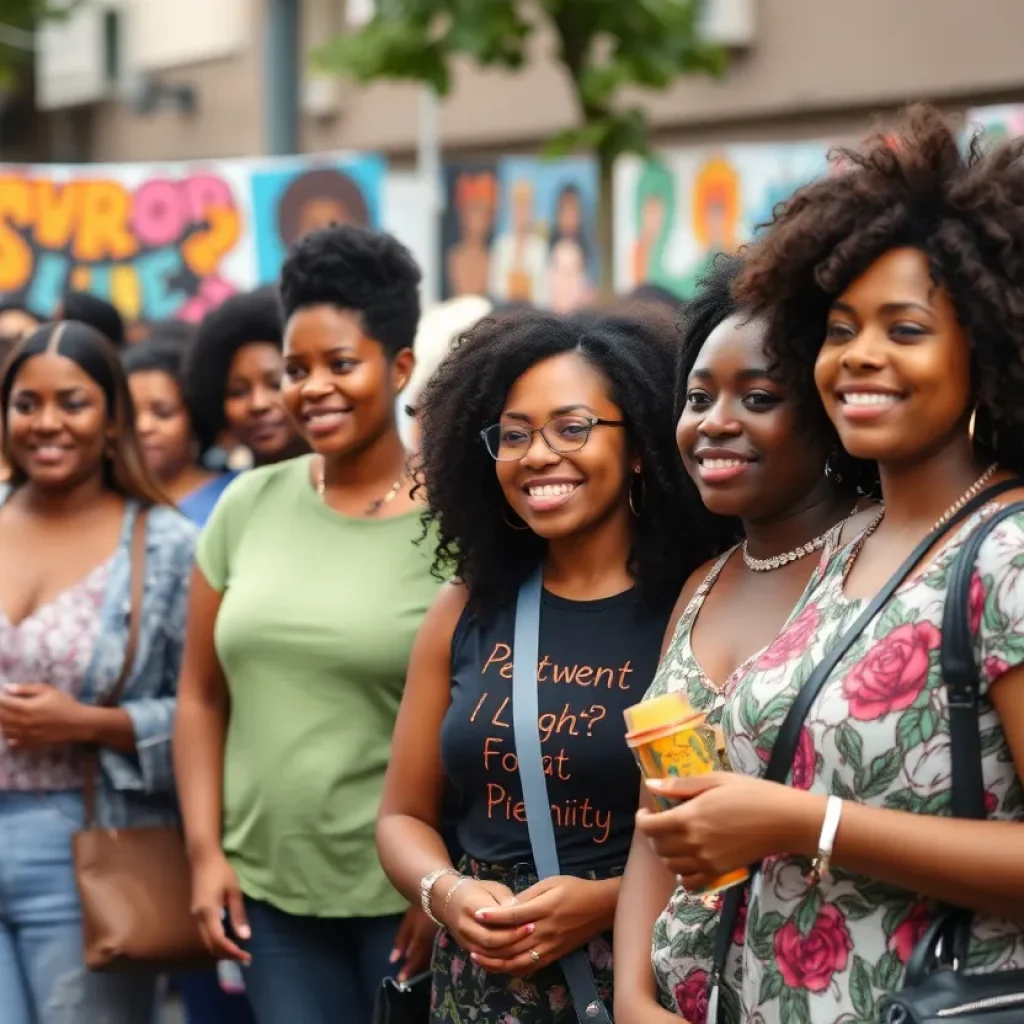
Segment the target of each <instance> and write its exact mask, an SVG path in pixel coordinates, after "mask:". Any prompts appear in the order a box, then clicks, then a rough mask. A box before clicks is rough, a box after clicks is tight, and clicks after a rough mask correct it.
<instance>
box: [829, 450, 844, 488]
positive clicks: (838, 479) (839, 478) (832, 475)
mask: <svg viewBox="0 0 1024 1024" xmlns="http://www.w3.org/2000/svg"><path fill="white" fill-rule="evenodd" d="M835 458H836V450H835V449H834V448H833V449H832V451H830V452H829V453H828V458H827V459H825V479H826V480H827V481H828V482H829V483H830V484H837V485H838V484H841V483H842V482H843V474H842V473H840V472H839V470H838V469H836V467H835V465H834V463H833V460H834V459H835Z"/></svg>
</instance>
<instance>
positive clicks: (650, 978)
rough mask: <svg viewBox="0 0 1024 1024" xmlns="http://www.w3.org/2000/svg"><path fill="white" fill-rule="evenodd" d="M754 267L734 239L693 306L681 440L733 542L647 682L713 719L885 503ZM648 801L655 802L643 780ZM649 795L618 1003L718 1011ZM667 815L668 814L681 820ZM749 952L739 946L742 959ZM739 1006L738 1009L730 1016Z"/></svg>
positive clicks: (627, 897) (702, 571)
mask: <svg viewBox="0 0 1024 1024" xmlns="http://www.w3.org/2000/svg"><path fill="white" fill-rule="evenodd" d="M742 269H743V263H742V260H741V259H740V258H739V257H736V256H725V255H721V256H719V257H718V259H717V260H716V261H715V262H714V264H713V266H712V269H711V272H710V273H709V274H708V276H707V277H706V278H705V279H704V280H703V281H702V282H701V285H700V288H699V290H698V291H697V294H696V295H695V296H694V298H693V300H692V301H691V302H690V303H689V305H688V307H687V309H686V313H685V315H684V318H683V344H682V352H681V357H680V359H679V364H678V368H677V376H676V386H675V400H676V419H677V425H676V442H677V444H678V446H679V453H680V455H681V456H682V459H683V464H684V465H685V466H686V469H687V472H688V473H689V474H690V476H691V478H692V479H693V481H694V483H695V484H696V486H697V489H698V491H699V492H700V496H701V499H702V500H703V502H704V505H705V507H706V508H707V509H708V510H709V511H710V512H713V513H714V514H715V516H716V519H717V520H718V521H719V522H720V526H721V531H722V533H723V535H724V536H728V535H729V534H730V533H731V534H732V536H731V537H730V541H731V542H730V543H729V546H728V550H726V551H725V552H724V553H723V554H722V555H720V556H719V557H718V558H715V559H713V560H711V561H709V562H706V563H705V564H704V565H702V566H701V567H700V568H699V569H697V571H696V572H694V573H693V574H692V575H691V576H690V578H689V580H687V582H686V585H685V586H684V587H683V590H682V593H681V594H680V596H679V600H678V601H677V602H676V606H675V610H674V611H673V614H672V619H671V622H670V624H669V630H668V632H667V634H666V641H665V650H664V653H663V655H662V659H661V662H660V664H659V665H658V671H657V674H656V675H655V677H654V682H653V684H652V685H651V688H650V689H649V690H648V691H647V694H646V697H647V698H648V699H651V698H657V697H660V696H662V695H664V694H666V693H673V692H681V693H682V694H683V696H685V698H686V700H687V701H688V702H689V704H690V706H691V707H693V708H695V709H696V710H697V711H700V712H703V713H705V714H706V715H707V721H708V723H709V724H711V725H712V726H718V725H719V723H720V719H721V715H722V709H723V706H724V704H725V700H726V694H727V693H728V691H729V686H730V682H731V680H732V678H733V677H734V676H735V675H737V674H738V673H740V672H742V671H743V670H744V668H745V667H746V666H747V665H748V664H749V663H750V662H751V661H752V660H754V659H756V658H757V656H758V654H759V652H760V651H762V650H763V649H764V648H765V647H766V646H767V645H768V644H770V643H771V642H772V640H774V638H775V637H776V636H778V634H779V632H780V631H781V630H782V628H783V627H784V626H785V624H786V622H787V620H788V618H789V616H790V614H791V612H792V609H793V608H794V606H795V605H796V604H797V602H798V601H799V600H800V598H801V595H802V594H803V593H804V592H805V591H806V590H807V589H808V588H809V587H813V586H815V585H816V583H817V580H818V578H819V577H820V575H821V573H822V572H824V570H825V568H826V566H827V565H828V563H829V561H830V559H831V558H832V556H833V555H834V553H835V552H836V551H837V549H838V548H839V546H840V544H841V543H842V542H843V530H844V528H846V530H847V533H848V534H849V535H850V536H852V535H854V534H855V533H856V532H857V531H858V530H863V529H865V528H866V527H867V525H868V524H869V522H870V521H871V519H872V518H873V517H874V515H876V514H877V506H875V504H874V502H872V501H871V499H870V498H865V497H864V496H863V495H861V494H859V493H858V488H857V483H858V478H859V474H858V473H857V472H855V469H856V467H855V466H854V464H853V460H851V459H848V458H846V457H842V456H841V454H840V453H838V452H837V450H836V448H837V445H838V441H837V439H836V436H835V431H834V430H832V429H831V427H828V429H821V426H820V421H821V420H822V419H823V417H822V416H821V415H820V411H819V415H818V417H817V418H816V421H815V420H811V419H810V417H809V416H808V411H809V410H808V409H805V408H803V406H811V405H812V404H814V403H816V402H817V392H812V393H811V395H809V396H808V395H798V394H794V393H793V392H792V391H791V390H790V389H789V388H788V387H786V386H783V385H782V384H781V383H780V382H779V381H778V380H777V379H776V378H775V376H774V375H773V374H772V373H771V372H770V370H769V366H768V359H767V357H766V355H765V323H764V320H762V319H760V318H756V317H751V316H750V315H748V314H747V312H746V311H745V310H744V309H743V307H742V306H741V305H740V304H739V303H738V302H737V301H736V299H735V298H734V297H733V296H732V294H731V289H732V286H733V284H734V282H735V281H736V278H737V276H738V275H739V273H740V272H741V271H742ZM801 398H802V399H804V401H803V402H801V401H800V400H799V399H801ZM810 423H814V426H813V427H809V424H810ZM861 506H864V508H863V510H861ZM737 532H741V533H742V535H743V538H744V539H743V541H742V543H736V542H735V538H736V534H737ZM641 803H642V804H643V805H644V806H645V808H646V810H650V811H653V810H654V805H653V801H650V800H649V798H648V797H647V796H646V795H645V797H644V798H643V799H642V801H641ZM646 810H645V812H644V814H642V815H641V817H640V818H639V819H638V821H639V825H640V827H639V829H638V831H637V833H636V835H635V837H634V840H633V847H632V850H631V851H630V856H629V865H628V867H627V869H626V874H625V877H624V879H623V882H622V895H621V898H620V899H619V908H618V913H617V916H616V922H615V981H616V985H615V995H616V1001H617V1003H618V1006H617V1010H616V1016H615V1019H616V1021H617V1024H654V1022H656V1021H658V1020H661V1021H669V1020H671V1019H672V1017H671V1015H670V1014H669V1013H667V1012H665V1011H659V1008H658V1006H659V1003H661V1004H662V1005H665V1006H667V1007H669V1008H671V1010H672V1011H674V1012H676V1013H680V1014H682V1016H683V1017H684V1018H686V1020H687V1021H689V1022H690V1024H705V1016H704V1013H703V1004H702V1002H701V1000H702V999H703V998H704V989H705V981H706V979H707V976H708V972H709V971H710V969H711V966H712V949H713V939H714V932H715V926H716V917H717V913H718V911H717V906H716V904H715V903H714V902H713V901H709V900H708V899H707V898H706V897H703V896H700V895H697V894H693V893H688V892H687V891H686V890H685V889H683V888H682V887H681V886H679V884H678V883H677V881H676V876H675V874H674V873H672V872H669V871H666V870H665V869H664V867H663V865H662V863H661V861H659V860H658V858H657V857H656V856H655V854H654V852H653V851H652V849H651V846H650V844H649V843H648V842H647V841H646V837H645V835H644V829H645V828H646V827H647V826H648V825H653V824H654V819H653V818H651V817H650V816H649V815H647V813H646ZM657 817H658V818H660V819H661V822H659V827H665V826H664V825H663V823H668V822H669V821H670V815H657ZM652 932H653V935H654V938H653V943H652ZM738 964H739V950H736V951H734V953H733V955H732V961H731V964H730V967H731V969H732V971H733V972H734V971H735V969H736V967H737V966H738ZM652 966H653V972H652ZM733 1008H734V1001H730V1003H729V1009H730V1010H732V1009H733ZM723 1009H725V1007H723ZM737 1016H738V1014H736V1013H734V1012H733V1013H726V1014H725V1016H724V1018H723V1021H724V1022H727V1024H731V1022H732V1021H734V1020H735V1019H736V1017H737ZM711 1024H717V1022H714V1021H712V1022H711Z"/></svg>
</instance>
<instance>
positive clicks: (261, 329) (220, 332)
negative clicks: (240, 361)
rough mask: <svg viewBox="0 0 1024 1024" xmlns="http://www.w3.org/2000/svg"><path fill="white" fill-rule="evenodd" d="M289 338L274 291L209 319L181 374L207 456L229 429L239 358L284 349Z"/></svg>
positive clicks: (236, 300) (243, 299)
mask: <svg viewBox="0 0 1024 1024" xmlns="http://www.w3.org/2000/svg"><path fill="white" fill-rule="evenodd" d="M283 336H284V328H283V324H282V322H281V305H280V302H279V300H278V296H277V291H276V289H274V288H273V287H264V288H260V289H258V290H257V291H254V292H244V293H241V294H238V295H232V296H231V297H230V298H229V299H225V301H224V302H222V303H221V304H220V305H219V306H218V307H217V308H216V309H213V310H211V311H210V312H209V313H207V314H206V316H205V317H203V319H202V321H201V322H200V324H199V326H198V327H197V328H196V332H195V336H194V338H193V339H192V344H191V345H190V346H189V348H188V352H187V354H186V356H185V362H184V365H183V366H182V371H181V383H182V391H183V394H184V395H185V401H186V402H187V403H188V406H189V408H190V409H191V410H192V413H193V427H194V428H195V432H196V437H197V438H198V439H199V444H200V447H201V448H202V450H203V451H205V450H206V449H207V448H210V447H212V446H213V445H214V444H215V443H216V441H217V438H218V437H219V436H220V434H221V433H222V432H223V430H224V428H225V427H226V426H227V421H226V420H225V418H224V398H225V391H226V390H227V381H228V374H229V373H230V372H231V361H232V360H233V359H234V358H235V353H236V352H237V351H238V350H239V349H240V348H243V347H244V346H245V345H251V344H253V343H255V342H266V343H269V344H271V345H276V346H277V347H278V348H281V347H282V344H283Z"/></svg>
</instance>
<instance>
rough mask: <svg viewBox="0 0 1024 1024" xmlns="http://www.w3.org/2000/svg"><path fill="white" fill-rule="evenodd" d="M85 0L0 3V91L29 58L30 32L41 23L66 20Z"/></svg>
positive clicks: (31, 33)
mask: <svg viewBox="0 0 1024 1024" xmlns="http://www.w3.org/2000/svg"><path fill="white" fill-rule="evenodd" d="M87 2H88V0H0V88H2V87H5V86H7V85H9V84H10V83H11V82H12V81H13V79H14V78H15V76H16V75H17V73H18V72H19V71H20V70H21V69H22V68H24V67H26V66H27V65H28V63H29V62H30V61H31V59H32V54H33V50H34V39H33V36H34V32H35V30H36V29H37V28H38V27H39V25H40V24H42V22H44V21H47V20H49V19H58V18H66V17H67V16H68V15H69V14H70V13H71V12H72V10H73V9H74V8H76V7H78V6H79V5H80V4H82V3H87Z"/></svg>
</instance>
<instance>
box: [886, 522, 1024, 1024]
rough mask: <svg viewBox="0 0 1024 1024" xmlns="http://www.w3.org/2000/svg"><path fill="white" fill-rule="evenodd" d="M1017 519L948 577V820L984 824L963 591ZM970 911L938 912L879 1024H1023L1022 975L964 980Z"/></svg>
mask: <svg viewBox="0 0 1024 1024" xmlns="http://www.w3.org/2000/svg"><path fill="white" fill-rule="evenodd" d="M1019 512H1024V502H1018V503H1017V504H1014V505H1008V506H1006V507H1004V508H1001V509H1000V510H999V511H998V512H996V513H994V514H993V515H992V517H991V518H990V519H988V520H986V521H985V523H984V524H983V525H982V526H980V527H979V528H978V529H977V530H976V531H975V532H974V533H973V534H972V535H971V537H970V538H968V540H967V542H966V543H965V544H964V546H963V548H962V549H961V551H960V554H959V555H958V556H957V560H956V562H955V563H954V564H953V566H952V568H951V570H950V574H949V589H948V595H949V596H948V597H947V599H946V607H945V609H944V610H943V615H942V649H941V651H940V663H941V665H942V679H943V682H944V683H945V686H946V691H947V694H948V700H949V741H950V759H951V761H952V777H951V784H950V804H951V811H952V815H953V817H954V818H973V819H976V820H984V819H985V817H986V813H985V783H984V780H983V778H982V773H981V769H982V751H981V731H980V727H979V723H978V698H979V691H978V668H977V665H976V664H975V661H974V645H973V644H972V642H971V630H970V588H971V578H972V576H973V573H974V565H975V562H976V561H977V559H978V552H979V550H980V549H981V545H982V542H983V541H984V540H985V538H986V537H987V536H988V535H989V533H991V531H992V530H993V529H994V528H995V527H996V526H998V525H999V523H1001V522H1002V521H1003V520H1004V519H1007V518H1008V517H1010V516H1012V515H1016V514H1017V513H1019ZM973 920H974V914H973V912H972V911H969V910H964V909H962V908H959V907H950V906H945V907H942V908H940V913H939V916H938V918H937V919H936V920H935V922H934V923H933V924H932V926H931V927H930V928H929V929H928V931H927V933H926V934H925V935H924V936H923V937H922V939H921V941H920V942H919V943H918V944H917V946H916V947H915V949H914V952H913V954H912V955H911V957H910V961H909V962H908V964H907V970H906V974H905V976H904V980H903V988H902V989H901V990H900V991H899V992H894V993H893V994H892V995H890V996H886V997H885V998H884V1000H883V1002H882V1022H883V1024H1020V1022H1021V1021H1024V971H1020V970H1016V971H994V972H989V973H988V974H967V973H966V967H967V963H968V946H969V943H970V937H971V922H972V921H973Z"/></svg>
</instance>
